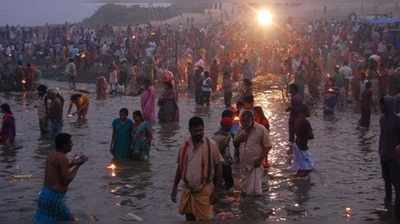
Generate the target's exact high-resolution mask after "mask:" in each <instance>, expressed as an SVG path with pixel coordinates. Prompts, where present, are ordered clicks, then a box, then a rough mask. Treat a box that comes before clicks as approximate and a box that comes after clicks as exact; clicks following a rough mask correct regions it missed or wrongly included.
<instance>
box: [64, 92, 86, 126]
mask: <svg viewBox="0 0 400 224" xmlns="http://www.w3.org/2000/svg"><path fill="white" fill-rule="evenodd" d="M73 105H75V107H76V112H75V113H73V115H78V120H86V114H87V112H88V110H89V97H88V96H85V95H82V94H79V93H76V94H73V95H72V96H71V103H70V105H69V108H68V114H70V113H71V110H72V106H73Z"/></svg>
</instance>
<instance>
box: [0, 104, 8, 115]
mask: <svg viewBox="0 0 400 224" xmlns="http://www.w3.org/2000/svg"><path fill="white" fill-rule="evenodd" d="M0 109H1V113H3V114H5V113H11V108H10V105H8V103H3V104H2V105H1V106H0Z"/></svg>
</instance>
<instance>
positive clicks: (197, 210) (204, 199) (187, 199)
mask: <svg viewBox="0 0 400 224" xmlns="http://www.w3.org/2000/svg"><path fill="white" fill-rule="evenodd" d="M213 190H214V187H213V185H212V184H205V185H204V187H203V188H202V189H201V190H200V191H197V192H193V191H190V190H184V191H183V192H182V195H181V201H180V206H179V213H180V214H182V215H185V214H193V215H194V216H195V217H196V221H207V220H211V219H212V218H213V206H212V205H211V202H210V197H211V194H212V192H213Z"/></svg>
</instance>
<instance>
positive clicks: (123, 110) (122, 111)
mask: <svg viewBox="0 0 400 224" xmlns="http://www.w3.org/2000/svg"><path fill="white" fill-rule="evenodd" d="M119 113H120V114H122V113H124V114H126V115H128V114H129V111H128V109H127V108H122V109H121V110H119Z"/></svg>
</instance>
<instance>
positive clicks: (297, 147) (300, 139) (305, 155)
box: [291, 104, 314, 177]
mask: <svg viewBox="0 0 400 224" xmlns="http://www.w3.org/2000/svg"><path fill="white" fill-rule="evenodd" d="M308 116H309V111H308V108H307V106H306V105H304V104H303V105H302V106H300V107H299V109H298V111H297V116H296V121H295V123H294V134H295V143H294V144H293V145H292V147H291V153H293V155H294V158H293V166H292V169H293V170H294V171H296V176H299V177H305V176H307V175H308V174H309V173H310V172H311V171H312V170H313V169H314V165H313V161H312V158H311V154H310V153H309V147H308V141H309V140H311V139H314V134H313V130H312V127H311V124H310V122H309V121H308V120H307V117H308Z"/></svg>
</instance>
